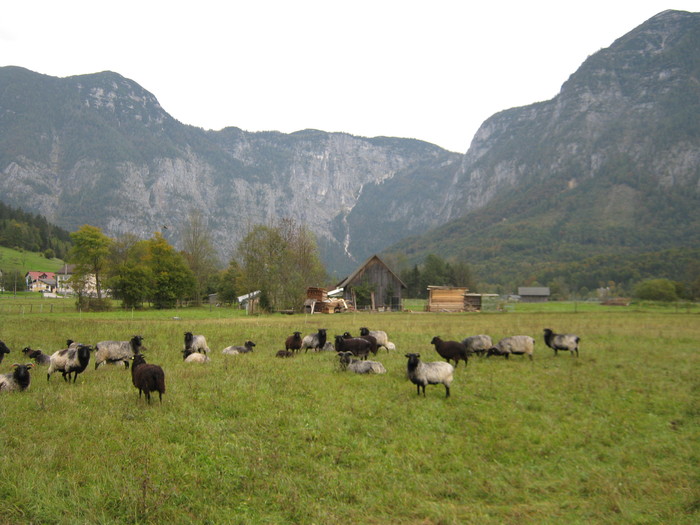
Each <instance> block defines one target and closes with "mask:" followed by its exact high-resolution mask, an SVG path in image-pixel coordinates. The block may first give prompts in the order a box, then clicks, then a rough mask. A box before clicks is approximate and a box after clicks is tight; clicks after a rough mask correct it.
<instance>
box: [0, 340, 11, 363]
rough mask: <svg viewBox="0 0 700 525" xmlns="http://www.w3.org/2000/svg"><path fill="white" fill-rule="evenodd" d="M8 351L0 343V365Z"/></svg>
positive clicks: (4, 345)
mask: <svg viewBox="0 0 700 525" xmlns="http://www.w3.org/2000/svg"><path fill="white" fill-rule="evenodd" d="M9 353H10V349H9V348H7V345H6V344H5V343H3V342H2V341H0V363H2V360H3V358H4V357H5V354H9Z"/></svg>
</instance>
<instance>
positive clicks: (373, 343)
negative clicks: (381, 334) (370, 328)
mask: <svg viewBox="0 0 700 525" xmlns="http://www.w3.org/2000/svg"><path fill="white" fill-rule="evenodd" d="M343 339H353V337H352V336H351V335H350V332H345V333H344V334H343ZM358 339H364V340H365V341H368V342H369V351H370V352H372V353H373V354H374V355H377V350H378V349H379V345H378V344H377V339H376V338H375V337H374V336H373V335H369V334H367V335H361V336H360V337H359V338H358Z"/></svg>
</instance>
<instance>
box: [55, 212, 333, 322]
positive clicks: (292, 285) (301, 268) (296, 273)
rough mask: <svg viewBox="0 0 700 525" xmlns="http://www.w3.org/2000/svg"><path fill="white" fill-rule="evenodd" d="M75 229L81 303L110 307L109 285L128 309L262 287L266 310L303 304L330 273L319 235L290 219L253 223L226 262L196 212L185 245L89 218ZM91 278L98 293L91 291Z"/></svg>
mask: <svg viewBox="0 0 700 525" xmlns="http://www.w3.org/2000/svg"><path fill="white" fill-rule="evenodd" d="M70 236H71V239H72V241H73V248H72V249H71V251H70V253H69V255H68V261H69V262H71V263H73V264H75V265H76V267H75V271H74V274H73V277H72V285H73V287H74V289H75V290H79V292H78V303H79V304H80V305H81V307H83V308H94V309H100V308H105V307H106V305H107V301H106V300H105V290H106V289H109V290H110V295H111V296H112V297H113V298H115V299H120V300H121V303H122V306H123V307H124V308H141V307H143V306H144V305H145V304H146V303H150V304H151V305H152V306H153V307H154V308H172V307H175V306H177V305H178V304H182V303H183V302H184V301H187V302H193V303H195V304H199V303H201V302H202V301H203V299H204V298H205V297H207V296H208V295H210V294H214V293H216V294H218V300H219V301H220V302H222V303H233V302H235V300H236V297H237V296H239V295H243V294H246V293H248V292H252V291H260V292H261V296H260V302H261V307H262V308H263V309H265V310H269V311H275V310H283V309H299V308H300V307H301V305H302V304H303V300H304V297H305V293H306V288H307V287H309V286H318V285H319V283H325V280H326V279H327V274H326V271H325V268H324V267H323V264H322V263H321V259H320V256H319V253H318V248H317V245H316V240H315V238H314V237H313V235H312V234H311V233H310V232H309V231H308V230H307V229H306V228H305V227H303V226H300V225H298V224H296V223H295V222H294V221H293V220H291V219H282V220H279V221H277V222H276V223H273V224H269V225H255V226H253V227H252V228H251V229H250V231H249V232H248V234H247V235H246V236H245V237H244V238H243V240H242V241H241V242H240V243H239V245H238V248H237V250H236V253H235V254H234V256H233V257H232V258H231V260H230V261H229V263H228V265H227V266H226V267H225V268H223V269H222V268H221V264H220V263H219V261H218V258H217V254H216V248H215V245H214V242H213V240H212V237H211V234H210V232H209V230H208V229H207V227H206V224H205V222H204V220H203V218H202V216H201V214H200V213H199V212H197V211H192V212H191V213H190V215H189V217H188V220H187V221H186V224H185V225H184V227H183V233H182V239H181V242H182V246H183V249H182V250H181V251H177V250H176V249H175V248H174V247H173V246H172V245H171V244H170V243H169V242H168V241H167V239H166V238H165V237H164V235H163V234H162V233H161V232H155V233H154V234H153V236H152V237H151V238H150V239H146V240H142V239H139V238H138V237H136V236H134V235H130V234H126V235H122V236H120V237H118V238H116V239H112V238H110V237H108V236H107V235H105V234H104V233H103V232H102V231H101V229H100V228H98V227H95V226H91V225H84V226H82V227H81V228H80V229H79V230H78V231H76V232H74V233H71V234H70ZM90 284H92V285H93V286H94V289H95V294H94V295H95V296H96V297H90V296H89V295H88V294H87V293H86V292H85V290H88V289H90V286H89V285H90Z"/></svg>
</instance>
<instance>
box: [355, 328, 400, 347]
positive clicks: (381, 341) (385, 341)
mask: <svg viewBox="0 0 700 525" xmlns="http://www.w3.org/2000/svg"><path fill="white" fill-rule="evenodd" d="M360 335H361V336H365V335H371V336H372V337H374V338H375V339H376V340H377V348H379V347H380V346H383V347H384V348H386V351H387V352H388V351H389V350H396V345H395V344H394V343H392V342H391V341H389V336H388V335H386V332H385V331H384V330H370V329H369V328H367V327H366V326H363V327H362V328H360Z"/></svg>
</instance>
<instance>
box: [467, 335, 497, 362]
mask: <svg viewBox="0 0 700 525" xmlns="http://www.w3.org/2000/svg"><path fill="white" fill-rule="evenodd" d="M462 344H463V345H464V346H466V347H467V353H468V354H476V355H478V356H479V357H481V356H483V355H484V354H485V353H486V352H488V351H489V348H491V347H492V346H493V341H491V338H490V337H489V336H488V335H472V336H471V337H467V338H465V339H462Z"/></svg>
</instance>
